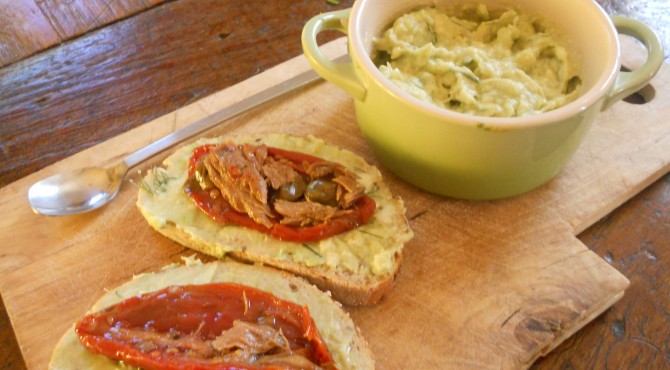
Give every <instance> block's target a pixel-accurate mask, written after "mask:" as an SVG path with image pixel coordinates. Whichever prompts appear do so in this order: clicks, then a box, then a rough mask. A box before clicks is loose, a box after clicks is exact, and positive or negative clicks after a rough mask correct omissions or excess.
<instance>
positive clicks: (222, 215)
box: [187, 144, 377, 243]
mask: <svg viewBox="0 0 670 370" xmlns="http://www.w3.org/2000/svg"><path fill="white" fill-rule="evenodd" d="M215 146H216V145H214V144H209V145H203V146H200V147H197V148H195V150H194V151H193V155H192V156H191V158H190V160H189V176H191V175H192V174H193V173H194V172H195V167H196V165H197V163H198V161H199V160H200V158H201V157H202V156H203V155H205V154H207V153H209V152H210V151H211V150H212V149H213V148H214V147H215ZM268 156H271V157H274V158H283V159H286V160H289V161H290V163H291V164H292V165H293V168H294V169H295V170H296V171H299V172H303V173H304V172H305V168H306V167H307V166H308V165H309V164H311V163H314V162H319V161H322V159H321V158H318V157H315V156H312V155H309V154H304V153H299V152H293V151H289V150H284V149H279V148H274V147H268ZM187 192H188V194H189V196H190V197H191V199H193V201H194V202H195V204H196V205H197V206H198V208H200V209H201V210H202V211H203V212H205V213H207V214H208V215H209V216H211V217H212V218H213V219H214V220H216V221H218V222H221V223H224V224H229V223H233V224H236V225H240V226H244V227H247V228H251V229H254V230H257V231H260V232H263V233H266V234H269V235H271V236H273V237H275V238H277V239H281V240H285V241H291V242H298V243H308V242H314V241H319V240H322V239H326V238H329V237H331V236H334V235H337V234H341V233H343V232H345V231H349V230H352V229H355V228H356V227H358V226H360V225H365V224H366V223H368V221H369V220H370V218H371V217H372V216H373V215H374V213H375V209H376V207H377V204H376V203H375V201H374V200H373V199H372V198H370V197H368V196H367V195H364V196H363V197H361V198H360V199H358V200H357V201H356V202H355V203H354V204H353V206H352V207H351V208H350V211H351V212H348V213H346V214H344V215H342V216H339V217H336V218H333V219H331V220H329V221H328V222H324V223H322V224H318V225H313V226H303V227H296V226H287V225H282V224H279V223H275V224H274V225H273V226H272V227H271V228H268V227H265V226H263V225H261V224H258V223H256V222H255V221H254V220H253V219H252V218H251V217H249V216H248V215H247V214H246V213H243V212H238V211H236V210H235V209H233V208H232V207H231V206H230V205H229V204H228V202H226V201H225V200H223V199H221V198H220V197H219V198H218V199H212V197H211V196H210V193H209V191H203V190H199V189H190V190H189V191H187Z"/></svg>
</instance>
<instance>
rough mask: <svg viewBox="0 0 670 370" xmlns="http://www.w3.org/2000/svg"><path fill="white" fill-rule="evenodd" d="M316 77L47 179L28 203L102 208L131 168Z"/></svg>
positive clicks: (68, 211)
mask: <svg viewBox="0 0 670 370" xmlns="http://www.w3.org/2000/svg"><path fill="white" fill-rule="evenodd" d="M318 79H319V76H318V75H317V74H316V72H314V71H313V70H311V69H310V70H308V71H307V72H304V73H301V74H299V75H297V76H295V77H293V78H290V79H288V80H286V81H284V82H282V83H280V84H278V85H274V86H272V87H270V88H268V89H265V90H263V91H261V92H259V93H256V94H254V95H252V96H250V97H248V98H246V99H243V100H241V101H239V102H238V103H235V104H233V105H231V106H229V107H227V108H224V109H222V110H220V111H218V112H216V113H214V114H212V115H210V116H207V117H205V118H203V119H201V120H199V121H196V122H194V123H193V124H191V125H188V126H186V127H184V128H182V129H180V130H178V131H175V132H173V133H171V134H169V135H167V136H165V137H163V138H162V139H160V140H158V141H156V142H154V143H152V144H149V145H147V146H145V147H144V148H142V149H140V150H138V151H136V152H135V153H132V154H130V155H129V156H127V157H126V158H124V159H123V160H122V161H121V162H120V163H118V164H116V165H113V166H110V167H107V168H101V167H86V168H81V169H78V170H75V171H73V172H68V173H62V174H58V175H54V176H51V177H49V178H46V179H44V180H42V181H39V182H37V183H35V184H34V185H33V186H31V187H30V189H29V190H28V202H30V206H31V207H32V209H33V210H34V211H35V212H36V213H39V214H43V215H48V216H62V215H72V214H77V213H83V212H88V211H91V210H94V209H96V208H99V207H102V206H103V205H105V204H107V203H109V202H110V201H112V200H113V199H114V198H115V197H116V195H117V194H118V193H119V190H120V189H121V186H122V185H123V179H124V178H125V176H126V174H127V173H128V170H129V169H130V168H132V167H134V166H136V165H138V164H140V163H141V162H143V161H145V160H147V159H149V158H151V157H153V156H155V155H157V154H159V153H161V152H162V151H164V150H166V149H168V148H170V147H172V146H173V145H175V144H178V143H179V142H182V141H184V140H186V139H189V138H191V137H193V136H195V135H197V134H199V133H201V132H203V131H206V130H207V129H209V128H212V127H214V126H215V125H217V124H219V123H221V122H223V121H225V120H227V119H230V118H233V117H235V116H237V115H239V114H242V113H244V112H246V111H248V110H250V109H252V108H254V107H256V106H258V105H261V104H263V103H265V102H268V101H270V100H272V99H274V98H276V97H278V96H281V95H283V94H285V93H287V92H289V91H292V90H295V89H298V88H300V87H302V86H305V85H307V84H309V83H311V82H314V81H316V80H318Z"/></svg>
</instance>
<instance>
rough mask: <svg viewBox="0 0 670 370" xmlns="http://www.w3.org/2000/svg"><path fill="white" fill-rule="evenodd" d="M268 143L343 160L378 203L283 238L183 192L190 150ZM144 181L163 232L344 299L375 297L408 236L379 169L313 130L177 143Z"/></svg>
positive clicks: (144, 202) (151, 219)
mask: <svg viewBox="0 0 670 370" xmlns="http://www.w3.org/2000/svg"><path fill="white" fill-rule="evenodd" d="M224 141H225V142H230V141H232V142H234V143H237V144H240V143H251V144H254V145H260V144H265V145H268V146H271V147H277V148H281V149H286V150H291V151H296V152H303V153H307V154H310V155H312V156H317V157H320V158H323V159H326V160H329V161H332V162H337V163H340V164H342V165H344V166H346V167H347V168H348V169H349V170H350V171H352V172H354V173H355V174H356V175H358V177H359V179H358V181H359V183H360V184H361V185H363V186H364V187H365V193H366V195H368V196H369V197H371V198H372V199H374V201H375V202H376V205H377V208H376V211H375V214H374V216H373V217H372V218H371V220H370V222H369V223H368V224H366V225H363V226H360V227H358V228H356V229H353V230H351V231H348V232H345V233H343V234H340V235H336V236H333V237H330V238H327V239H324V240H321V241H318V242H311V243H295V242H287V241H281V240H279V239H275V238H273V237H271V236H269V235H267V234H264V233H261V232H258V231H255V230H252V229H248V228H245V227H241V226H236V225H223V224H220V223H218V222H216V221H214V220H212V219H211V218H210V217H209V216H207V215H206V214H205V213H204V212H202V211H201V210H199V209H198V208H197V207H196V206H195V204H194V203H193V202H192V201H191V199H189V197H188V196H187V195H186V194H185V193H184V191H183V185H184V182H185V181H186V179H187V169H188V161H189V158H190V157H191V154H192V152H193V149H195V148H196V147H198V146H201V145H204V144H209V143H220V142H224ZM163 165H164V166H163V167H154V168H153V169H151V170H150V171H148V172H147V174H146V175H145V176H144V178H143V179H142V181H141V190H140V191H139V195H138V200H137V206H138V208H139V209H140V211H141V213H142V215H143V216H144V217H145V218H146V220H147V221H148V223H149V224H150V225H151V226H152V227H153V228H154V229H156V230H157V231H158V232H159V233H161V234H163V235H165V236H166V237H168V238H170V239H173V240H175V241H177V242H178V243H181V244H182V245H185V246H187V247H190V248H192V249H194V250H197V251H199V252H202V253H205V254H208V255H211V256H214V257H217V258H223V257H224V256H228V257H232V258H235V259H238V260H241V261H245V262H251V263H261V264H264V265H268V266H272V267H275V268H278V269H281V270H285V271H288V272H291V273H293V274H296V275H299V276H302V277H304V278H305V279H307V280H309V281H310V282H312V283H313V284H315V285H316V286H317V287H319V288H320V289H322V290H328V291H330V292H331V294H332V295H333V297H334V298H335V299H337V300H339V301H340V302H342V303H344V304H348V305H370V304H374V303H377V302H378V301H379V300H380V299H381V298H382V297H383V296H384V295H385V294H386V293H387V292H388V291H389V290H390V289H391V288H392V287H393V283H394V279H395V277H396V275H397V273H398V271H399V268H400V262H401V260H402V249H403V246H404V244H405V243H406V242H407V241H408V240H410V239H411V238H412V236H413V233H412V231H411V230H410V228H409V225H408V222H407V219H406V218H405V208H404V205H403V202H402V200H401V199H400V198H398V197H394V196H392V195H391V193H390V191H389V189H388V187H387V186H386V185H385V184H384V183H383V181H382V177H381V174H380V172H379V170H377V168H375V167H374V166H371V165H369V164H368V163H367V162H366V161H365V160H363V159H362V158H361V157H359V156H357V155H355V154H354V153H352V152H350V151H347V150H342V149H340V148H337V147H335V146H332V145H328V144H326V143H325V142H324V141H323V140H321V139H318V138H315V137H313V136H307V137H297V136H290V135H285V134H270V135H255V136H254V135H248V136H234V137H220V138H213V139H200V140H198V141H196V142H195V143H192V144H189V145H186V146H184V147H182V148H180V149H178V150H177V151H176V152H175V153H174V154H172V155H170V156H169V157H168V158H166V159H165V161H164V162H163Z"/></svg>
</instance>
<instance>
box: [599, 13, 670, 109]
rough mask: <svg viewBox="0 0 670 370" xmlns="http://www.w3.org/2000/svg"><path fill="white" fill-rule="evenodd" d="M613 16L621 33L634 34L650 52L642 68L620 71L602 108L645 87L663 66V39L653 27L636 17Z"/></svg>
mask: <svg viewBox="0 0 670 370" xmlns="http://www.w3.org/2000/svg"><path fill="white" fill-rule="evenodd" d="M611 18H612V21H613V22H614V27H616V29H617V31H618V32H619V33H620V34H624V35H628V36H632V37H634V38H635V39H637V40H639V41H641V42H642V43H643V44H644V46H645V48H646V49H647V53H648V54H647V61H646V62H645V63H644V64H643V65H642V66H641V67H640V68H638V69H636V70H635V71H631V72H624V71H620V72H619V74H618V76H617V78H616V81H614V86H612V89H611V90H610V92H609V93H608V94H607V96H605V102H604V104H603V106H602V109H601V110H605V109H607V108H609V107H610V106H611V105H612V104H614V103H616V102H617V101H619V100H621V99H623V98H625V97H626V96H628V95H630V94H632V93H634V92H636V91H638V90H640V89H641V88H642V87H644V85H646V84H647V83H648V82H649V81H650V80H651V79H652V78H653V77H654V75H656V72H658V70H659V69H660V68H661V65H662V64H663V58H664V55H663V46H662V45H661V41H660V40H659V38H658V35H656V33H655V32H654V31H653V30H652V29H651V28H649V27H647V25H645V24H644V23H642V22H640V21H637V20H635V19H631V18H627V17H622V16H617V15H613V16H611Z"/></svg>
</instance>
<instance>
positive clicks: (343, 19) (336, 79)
mask: <svg viewBox="0 0 670 370" xmlns="http://www.w3.org/2000/svg"><path fill="white" fill-rule="evenodd" d="M349 13H351V9H350V8H349V9H343V10H337V11H333V12H328V13H323V14H319V15H317V16H314V17H313V18H312V19H310V20H309V22H307V24H305V27H304V28H303V30H302V50H303V52H304V53H305V56H306V57H307V60H308V61H309V63H310V64H311V65H312V68H314V70H315V71H316V72H317V73H318V74H319V75H321V77H323V78H324V79H326V80H327V81H329V82H331V83H333V84H334V85H336V86H338V87H339V88H341V89H342V90H344V91H345V92H347V94H349V95H351V96H352V97H353V98H354V99H357V100H361V101H362V100H364V99H365V93H366V91H367V89H366V88H365V86H363V83H362V82H361V80H360V79H359V78H358V76H357V75H356V71H355V69H354V65H353V63H334V62H332V61H331V60H329V59H328V58H326V56H325V55H323V53H322V52H321V50H320V49H319V45H318V44H317V41H316V36H317V35H318V34H319V33H320V32H321V31H327V30H335V31H340V32H342V33H344V34H347V23H348V21H349Z"/></svg>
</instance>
